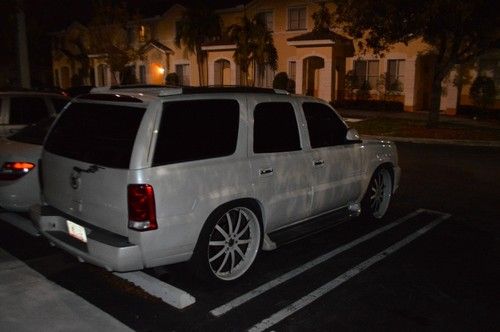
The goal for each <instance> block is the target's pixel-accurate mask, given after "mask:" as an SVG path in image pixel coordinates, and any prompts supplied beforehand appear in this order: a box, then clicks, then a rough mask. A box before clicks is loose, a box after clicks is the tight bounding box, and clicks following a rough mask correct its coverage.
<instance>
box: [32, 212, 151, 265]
mask: <svg viewBox="0 0 500 332" xmlns="http://www.w3.org/2000/svg"><path fill="white" fill-rule="evenodd" d="M30 214H31V219H32V220H33V222H34V224H35V227H36V228H37V229H38V230H39V231H40V233H41V234H42V235H43V236H45V237H46V238H47V239H48V240H49V241H50V242H52V243H53V244H55V245H56V246H57V247H60V248H61V249H63V250H65V251H67V252H68V253H70V254H71V255H73V256H76V257H77V258H78V259H79V260H80V261H85V262H89V263H92V264H94V265H97V266H101V267H103V268H105V269H107V270H108V271H119V272H125V271H133V270H141V269H143V268H144V264H143V261H142V253H141V249H140V247H139V246H138V245H136V244H133V243H130V242H129V241H128V238H126V237H124V236H121V235H118V234H115V233H112V232H109V231H106V230H104V229H100V228H97V227H95V226H93V225H90V224H87V223H86V222H84V221H82V220H76V219H75V218H74V217H71V216H67V215H65V214H64V213H62V212H61V211H58V210H57V209H55V208H52V207H50V206H43V207H40V206H39V205H36V206H34V207H32V209H31V211H30ZM66 220H71V221H72V222H74V223H77V224H79V225H80V226H82V227H84V228H85V232H86V235H87V243H85V242H82V241H80V240H77V239H75V238H73V237H72V236H70V235H69V233H68V227H67V224H66Z"/></svg>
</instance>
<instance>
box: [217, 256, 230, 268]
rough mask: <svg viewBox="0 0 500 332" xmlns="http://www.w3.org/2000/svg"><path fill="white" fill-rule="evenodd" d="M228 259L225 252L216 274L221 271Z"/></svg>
mask: <svg viewBox="0 0 500 332" xmlns="http://www.w3.org/2000/svg"><path fill="white" fill-rule="evenodd" d="M228 257H229V253H228V252H226V256H224V259H223V260H222V264H221V265H220V267H219V269H218V270H217V273H220V271H222V268H223V267H224V265H226V262H227V259H228Z"/></svg>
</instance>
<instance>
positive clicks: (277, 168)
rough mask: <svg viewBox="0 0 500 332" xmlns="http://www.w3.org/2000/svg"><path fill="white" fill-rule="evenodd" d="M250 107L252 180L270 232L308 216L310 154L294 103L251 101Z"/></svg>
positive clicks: (309, 204)
mask: <svg viewBox="0 0 500 332" xmlns="http://www.w3.org/2000/svg"><path fill="white" fill-rule="evenodd" d="M249 109H250V110H253V136H252V138H251V139H250V144H249V154H250V163H251V169H252V180H253V185H254V190H255V194H256V197H257V198H258V199H259V200H260V201H261V202H262V204H263V205H264V218H265V220H266V221H267V225H266V231H267V232H269V231H272V230H275V229H277V228H280V227H282V226H285V225H287V224H290V223H293V222H295V221H298V220H301V219H304V218H306V217H308V216H309V213H310V206H311V190H312V188H311V183H310V181H311V178H310V172H311V167H310V159H311V157H310V153H309V152H305V151H304V150H303V149H302V144H301V141H302V140H301V137H300V133H299V129H298V128H299V126H298V121H297V111H296V110H295V109H294V107H293V105H292V104H291V103H289V102H262V103H257V102H250V105H249ZM308 166H309V167H308Z"/></svg>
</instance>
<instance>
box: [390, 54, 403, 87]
mask: <svg viewBox="0 0 500 332" xmlns="http://www.w3.org/2000/svg"><path fill="white" fill-rule="evenodd" d="M404 73H405V60H387V77H386V79H387V82H386V89H387V90H388V91H403V82H404Z"/></svg>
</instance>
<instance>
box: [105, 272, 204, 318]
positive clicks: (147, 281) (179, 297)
mask: <svg viewBox="0 0 500 332" xmlns="http://www.w3.org/2000/svg"><path fill="white" fill-rule="evenodd" d="M113 274H114V275H116V276H117V277H120V278H122V279H125V280H128V281H130V282H131V283H133V284H134V285H136V286H138V287H140V288H142V289H143V290H144V291H146V292H147V293H149V294H151V295H153V296H156V297H159V298H160V299H162V300H163V302H165V303H167V304H170V305H171V306H173V307H175V308H177V309H184V308H186V307H189V306H190V305H192V304H193V303H195V302H196V299H195V297H194V296H192V295H191V294H189V293H188V292H186V291H184V290H182V289H179V288H177V287H174V286H172V285H170V284H167V283H165V282H163V281H161V280H159V279H156V278H154V277H152V276H150V275H148V274H146V273H144V272H140V271H136V272H126V273H118V272H114V273H113Z"/></svg>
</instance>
